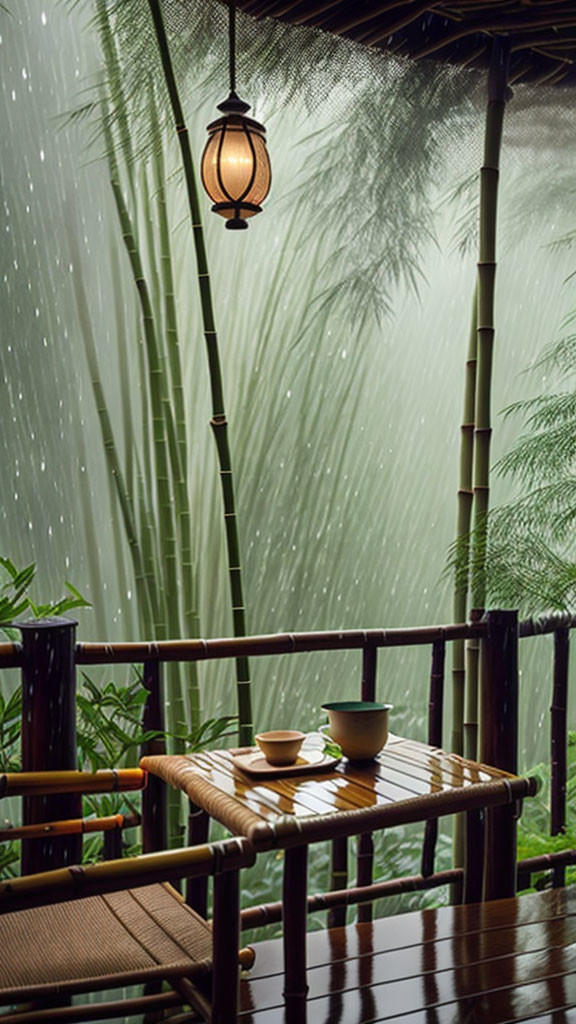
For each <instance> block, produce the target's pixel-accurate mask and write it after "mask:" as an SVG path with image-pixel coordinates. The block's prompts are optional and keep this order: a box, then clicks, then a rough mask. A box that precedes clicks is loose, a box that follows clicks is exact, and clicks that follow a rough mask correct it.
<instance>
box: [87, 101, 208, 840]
mask: <svg viewBox="0 0 576 1024" xmlns="http://www.w3.org/2000/svg"><path fill="white" fill-rule="evenodd" d="M103 105H104V127H105V133H106V137H107V143H108V162H109V167H110V184H111V186H112V193H113V196H114V201H115V204H116V210H117V213H118V218H119V221H120V225H121V230H122V239H123V242H124V245H125V248H126V252H127V255H128V259H129V261H130V267H131V270H132V274H133V277H134V284H135V286H136V290H137V294H138V299H139V302H140V309H141V315H142V326H143V330H144V341H145V345H146V357H147V366H148V392H149V396H150V405H151V411H152V442H153V450H154V463H155V477H156V502H157V513H158V530H159V548H160V551H161V555H162V563H163V567H164V572H163V574H162V579H163V590H162V598H163V599H162V600H161V601H159V602H158V610H159V612H160V616H159V620H157V621H156V629H157V633H158V634H159V635H160V637H161V639H165V638H166V637H167V635H168V632H169V627H172V629H173V630H174V631H175V632H176V635H177V636H180V635H181V633H182V630H181V628H180V615H179V583H178V563H177V552H176V531H175V522H174V505H173V495H172V487H171V477H170V465H169V455H168V451H169V443H168V442H169V439H172V441H173V438H174V429H173V421H172V419H171V410H170V409H169V408H167V405H168V403H167V401H166V399H165V376H164V374H163V368H162V357H161V353H160V350H159V346H158V340H157V335H156V327H155V322H154V311H153V306H152V302H151V299H150V293H149V289H148V285H147V282H146V278H145V276H144V268H143V265H142V260H141V256H140V251H139V248H138V244H137V239H136V236H135V233H134V229H133V226H132V221H131V218H130V214H129V212H128V208H127V206H126V203H125V200H124V196H123V194H122V188H121V186H120V177H119V173H118V165H117V161H116V159H115V156H114V148H113V139H112V138H111V136H110V131H109V129H107V127H106V125H107V115H106V109H105V106H106V105H105V101H103ZM171 428H172V429H171ZM167 682H168V686H167V690H168V702H167V711H168V727H169V731H170V733H171V734H172V735H175V734H177V733H178V732H179V731H180V730H181V729H182V727H185V726H186V711H185V703H184V698H183V694H182V688H181V685H180V675H179V672H178V671H177V670H176V671H174V672H171V673H170V674H169V676H168V680H167ZM198 703H199V701H198ZM175 746H179V744H178V743H176V744H175ZM170 807H171V812H172V813H171V815H170V818H171V835H172V836H173V837H174V836H175V835H177V834H178V832H179V824H178V821H177V819H179V813H178V808H177V804H176V802H175V800H172V801H171V804H170Z"/></svg>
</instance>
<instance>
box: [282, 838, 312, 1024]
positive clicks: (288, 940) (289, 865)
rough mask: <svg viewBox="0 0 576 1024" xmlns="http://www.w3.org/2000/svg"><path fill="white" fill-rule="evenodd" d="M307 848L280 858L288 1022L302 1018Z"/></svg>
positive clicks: (304, 1003)
mask: <svg viewBox="0 0 576 1024" xmlns="http://www.w3.org/2000/svg"><path fill="white" fill-rule="evenodd" d="M307 883H308V847H307V846H296V847H294V848H293V849H291V850H286V853H285V859H284V882H283V892H282V901H283V904H284V999H285V1002H286V1010H287V1018H288V1020H289V1021H302V1022H304V1020H305V1013H306V993H307V991H308V984H307V981H306V917H307V888H308V886H307Z"/></svg>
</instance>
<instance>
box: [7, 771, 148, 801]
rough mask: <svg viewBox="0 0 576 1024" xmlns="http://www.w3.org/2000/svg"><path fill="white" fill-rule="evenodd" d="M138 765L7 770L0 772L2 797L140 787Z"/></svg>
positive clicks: (141, 779)
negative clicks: (91, 769)
mask: <svg viewBox="0 0 576 1024" xmlns="http://www.w3.org/2000/svg"><path fill="white" fill-rule="evenodd" d="M146 780H147V774H146V772H145V771H143V770H142V768H104V769H102V770H101V771H99V772H72V771H69V772H10V773H6V774H4V775H0V798H1V797H4V796H51V795H53V794H58V793H120V792H125V791H133V790H138V789H144V788H145V786H146Z"/></svg>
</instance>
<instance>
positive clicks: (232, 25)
mask: <svg viewBox="0 0 576 1024" xmlns="http://www.w3.org/2000/svg"><path fill="white" fill-rule="evenodd" d="M228 15H229V16H228V59H229V68H230V92H232V93H235V92H236V5H235V3H234V0H230V4H229V7H228Z"/></svg>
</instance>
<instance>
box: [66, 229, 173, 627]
mask: <svg viewBox="0 0 576 1024" xmlns="http://www.w3.org/2000/svg"><path fill="white" fill-rule="evenodd" d="M68 240H69V245H70V251H71V255H72V259H73V262H74V264H75V266H76V267H77V268H78V270H80V266H81V263H80V256H79V252H78V250H77V246H76V240H75V234H74V232H73V231H70V232H69V239H68ZM73 287H74V294H75V299H76V306H77V310H78V316H79V319H80V324H81V327H82V340H83V342H84V351H85V354H86V362H87V363H88V372H89V374H90V382H91V385H92V393H93V396H94V403H95V405H96V412H97V415H98V422H99V425H100V433H101V436H102V445H103V448H104V456H105V459H106V463H107V465H108V470H109V474H110V478H111V481H112V485H113V488H114V491H115V493H116V497H117V499H118V504H119V506H120V512H121V515H122V522H123V525H124V530H125V533H126V539H127V542H128V548H129V551H130V556H131V559H132V566H133V570H134V585H135V588H136V593H137V595H138V602H139V606H140V607H141V608H142V609H143V612H142V614H143V617H144V621H145V622H146V623H147V624H148V625H149V626H151V624H152V622H153V621H154V604H155V581H154V579H151V578H150V577H149V576H148V575H147V574H146V571H145V567H144V560H143V557H142V551H141V549H140V542H139V536H138V529H137V525H136V519H135V515H134V506H133V501H132V497H131V495H130V493H129V491H128V488H127V486H126V482H125V480H124V473H123V470H122V466H121V463H120V456H119V453H118V448H117V445H116V440H115V437H114V431H113V428H112V420H111V417H110V413H109V411H108V404H107V402H106V396H105V393H104V388H103V386H102V381H101V379H100V369H99V366H98V356H97V350H96V340H95V338H94V334H93V331H92V321H91V318H90V312H89V308H88V301H87V297H86V292H85V290H84V283H83V280H82V275H81V274H80V273H76V274H74V275H73Z"/></svg>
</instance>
